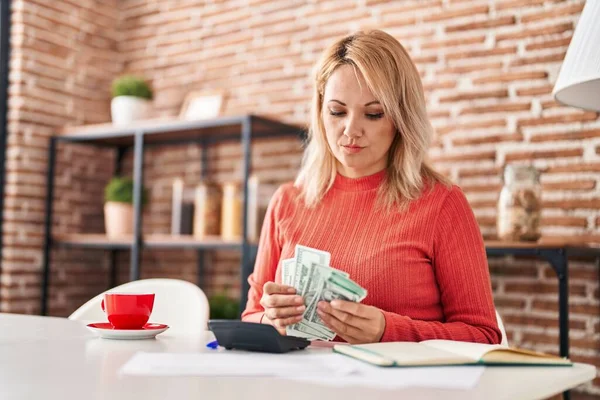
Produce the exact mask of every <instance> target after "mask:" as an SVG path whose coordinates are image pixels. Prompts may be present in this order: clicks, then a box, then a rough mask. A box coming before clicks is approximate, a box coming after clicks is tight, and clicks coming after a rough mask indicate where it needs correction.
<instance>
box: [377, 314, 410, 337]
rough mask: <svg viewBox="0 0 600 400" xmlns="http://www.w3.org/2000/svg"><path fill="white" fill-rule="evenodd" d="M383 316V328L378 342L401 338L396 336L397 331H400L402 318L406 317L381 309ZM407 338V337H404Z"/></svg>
mask: <svg viewBox="0 0 600 400" xmlns="http://www.w3.org/2000/svg"><path fill="white" fill-rule="evenodd" d="M382 312H383V317H384V318H385V329H384V331H383V335H382V336H381V339H380V340H379V341H380V342H397V341H400V340H403V339H401V338H399V337H398V332H401V331H402V325H403V324H402V320H403V319H404V318H406V317H403V316H401V315H398V314H396V313H393V312H389V311H382ZM404 340H407V339H404Z"/></svg>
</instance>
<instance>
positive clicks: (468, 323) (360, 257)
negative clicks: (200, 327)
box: [242, 171, 501, 343]
mask: <svg viewBox="0 0 600 400" xmlns="http://www.w3.org/2000/svg"><path fill="white" fill-rule="evenodd" d="M384 177H385V171H381V172H379V173H376V174H374V175H371V176H367V177H363V178H358V179H350V178H346V177H344V176H342V175H339V174H338V175H337V177H336V180H335V183H334V185H333V187H332V189H331V190H330V191H329V192H327V194H326V195H325V197H324V198H323V200H322V201H321V203H320V204H319V205H318V206H317V207H316V208H313V209H307V208H306V207H305V206H304V204H303V202H302V201H298V200H296V198H297V195H298V193H299V191H298V189H297V188H295V187H294V186H293V185H292V184H285V185H283V186H281V187H280V188H279V189H278V190H277V192H276V193H275V195H274V196H273V198H272V199H271V203H270V204H269V208H268V211H267V214H266V218H265V221H264V224H263V229H262V232H261V237H260V242H259V248H258V254H257V258H256V264H255V267H254V272H253V274H252V275H251V276H250V277H249V279H248V281H249V283H250V291H249V294H248V303H247V305H246V310H245V311H244V313H243V315H242V319H243V320H245V321H253V322H259V321H260V320H261V317H262V315H263V311H264V309H263V308H262V306H261V305H260V304H259V301H260V298H261V296H262V294H263V293H262V287H263V285H264V283H265V282H267V281H275V282H281V268H280V265H281V263H280V260H283V259H286V258H292V257H294V248H295V246H296V244H302V245H305V246H309V247H314V248H317V249H321V250H325V251H328V252H329V253H331V263H330V265H331V266H332V267H335V268H338V269H340V270H342V271H346V272H348V273H349V274H350V277H351V278H352V279H353V280H355V281H356V282H357V283H358V284H360V285H361V286H363V287H364V288H366V289H367V290H368V295H367V297H366V298H365V299H364V300H363V303H364V304H368V305H371V306H375V307H378V308H379V309H381V310H382V311H383V314H384V316H385V322H386V327H385V332H384V334H383V337H382V339H381V341H422V340H428V339H450V340H460V341H469V342H480V343H500V339H501V334H500V331H499V329H498V325H497V322H496V315H495V309H494V304H493V300H492V293H491V287H490V277H489V272H488V265H487V259H486V254H485V248H484V244H483V239H482V236H481V233H480V231H479V227H478V225H477V222H476V220H475V217H474V215H473V212H472V210H471V208H470V206H469V204H468V202H467V199H466V198H465V196H464V194H463V193H462V191H461V190H460V188H458V187H456V186H453V187H451V188H449V187H447V186H444V185H442V184H436V185H435V186H434V187H433V189H432V190H424V191H423V194H422V196H421V197H420V198H419V199H417V200H415V201H413V202H412V203H411V204H410V206H409V208H408V209H407V210H406V211H404V212H398V211H396V212H392V213H384V212H382V211H380V210H378V211H376V210H375V202H376V195H377V188H378V187H379V185H380V184H381V182H382V181H383V179H384ZM337 340H341V339H339V338H337Z"/></svg>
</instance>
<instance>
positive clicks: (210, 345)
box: [206, 340, 219, 349]
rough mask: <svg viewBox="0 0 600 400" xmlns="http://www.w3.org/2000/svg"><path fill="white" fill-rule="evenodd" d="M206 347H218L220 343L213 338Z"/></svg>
mask: <svg viewBox="0 0 600 400" xmlns="http://www.w3.org/2000/svg"><path fill="white" fill-rule="evenodd" d="M206 347H208V348H209V349H216V348H217V347H219V343H218V342H217V341H216V340H213V341H212V342H208V343H207V344H206Z"/></svg>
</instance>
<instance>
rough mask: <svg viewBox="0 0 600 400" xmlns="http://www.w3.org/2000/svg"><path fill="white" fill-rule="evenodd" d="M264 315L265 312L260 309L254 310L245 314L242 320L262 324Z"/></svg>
mask: <svg viewBox="0 0 600 400" xmlns="http://www.w3.org/2000/svg"><path fill="white" fill-rule="evenodd" d="M264 316H265V313H264V312H262V311H260V312H255V313H253V314H248V315H246V316H245V317H244V318H243V319H242V321H244V322H254V323H257V324H262V323H263V317H264Z"/></svg>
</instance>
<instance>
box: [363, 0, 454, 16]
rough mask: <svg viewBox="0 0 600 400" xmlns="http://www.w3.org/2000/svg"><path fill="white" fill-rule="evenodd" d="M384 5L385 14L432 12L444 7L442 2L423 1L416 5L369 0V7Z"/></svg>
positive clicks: (434, 0)
mask: <svg viewBox="0 0 600 400" xmlns="http://www.w3.org/2000/svg"><path fill="white" fill-rule="evenodd" d="M379 3H385V4H382V7H381V10H382V12H385V13H399V14H402V13H412V12H414V11H419V10H432V9H436V8H438V7H441V6H442V0H422V1H419V2H416V3H405V2H390V1H389V0H367V5H368V6H371V5H375V4H379Z"/></svg>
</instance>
